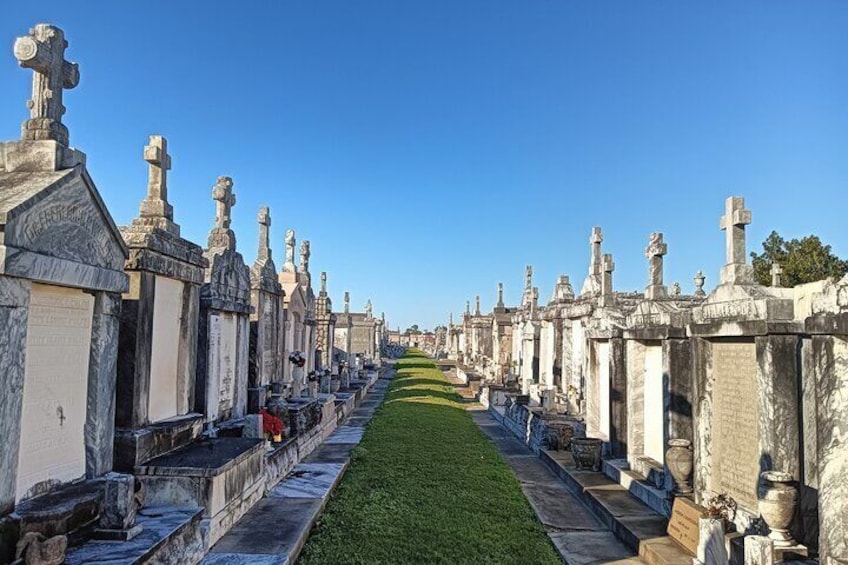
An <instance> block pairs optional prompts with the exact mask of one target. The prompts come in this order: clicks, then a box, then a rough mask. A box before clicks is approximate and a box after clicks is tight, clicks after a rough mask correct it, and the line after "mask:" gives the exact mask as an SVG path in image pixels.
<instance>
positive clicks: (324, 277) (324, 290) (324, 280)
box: [321, 271, 327, 294]
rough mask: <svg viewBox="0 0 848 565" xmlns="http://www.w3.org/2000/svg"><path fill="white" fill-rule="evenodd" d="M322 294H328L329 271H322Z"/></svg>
mask: <svg viewBox="0 0 848 565" xmlns="http://www.w3.org/2000/svg"><path fill="white" fill-rule="evenodd" d="M321 294H327V272H326V271H321Z"/></svg>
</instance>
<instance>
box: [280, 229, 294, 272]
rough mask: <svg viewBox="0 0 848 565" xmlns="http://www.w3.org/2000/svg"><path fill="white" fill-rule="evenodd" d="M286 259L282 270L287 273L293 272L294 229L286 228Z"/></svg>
mask: <svg viewBox="0 0 848 565" xmlns="http://www.w3.org/2000/svg"><path fill="white" fill-rule="evenodd" d="M284 241H285V243H286V260H285V262H284V263H283V271H285V272H287V273H293V272H294V246H295V243H296V241H295V237H294V230H292V229H288V230H286V238H285V240H284Z"/></svg>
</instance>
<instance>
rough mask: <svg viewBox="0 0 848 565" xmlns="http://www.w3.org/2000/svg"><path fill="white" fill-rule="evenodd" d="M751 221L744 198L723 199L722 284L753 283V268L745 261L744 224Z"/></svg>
mask: <svg viewBox="0 0 848 565" xmlns="http://www.w3.org/2000/svg"><path fill="white" fill-rule="evenodd" d="M750 223H751V211H750V210H745V199H744V198H742V197H740V196H731V197H730V198H728V199H727V200H726V201H725V205H724V216H722V217H721V229H722V230H723V231H724V232H725V238H726V246H727V264H726V265H725V266H724V268H723V269H722V271H721V282H722V283H723V284H753V283H754V270H753V268H752V267H751V266H750V265H747V264H746V263H745V249H746V248H745V226H747V225H748V224H750Z"/></svg>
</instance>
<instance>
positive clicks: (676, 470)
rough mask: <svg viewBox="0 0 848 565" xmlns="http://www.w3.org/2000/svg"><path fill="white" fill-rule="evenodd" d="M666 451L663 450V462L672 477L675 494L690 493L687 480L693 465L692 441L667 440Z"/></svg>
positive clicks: (690, 475)
mask: <svg viewBox="0 0 848 565" xmlns="http://www.w3.org/2000/svg"><path fill="white" fill-rule="evenodd" d="M668 445H669V447H668V451H666V452H665V462H666V465H668V470H669V471H670V472H671V476H672V477H673V478H674V483H675V487H674V491H675V493H676V494H690V493H691V492H692V487H691V486H690V485H689V481H690V479H691V477H692V469H693V467H694V458H695V457H694V453H693V452H692V442H691V441H688V440H685V439H670V440H668Z"/></svg>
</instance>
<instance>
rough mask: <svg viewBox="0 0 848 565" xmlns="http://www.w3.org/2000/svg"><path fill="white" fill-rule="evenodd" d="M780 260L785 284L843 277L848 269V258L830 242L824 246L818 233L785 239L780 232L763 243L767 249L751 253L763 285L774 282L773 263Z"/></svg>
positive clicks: (755, 275)
mask: <svg viewBox="0 0 848 565" xmlns="http://www.w3.org/2000/svg"><path fill="white" fill-rule="evenodd" d="M774 263H777V264H778V265H780V268H781V269H782V270H783V273H782V274H781V277H780V279H781V280H780V282H781V285H782V286H785V287H793V286H795V285H799V284H803V283H808V282H813V281H819V280H822V279H824V278H827V277H833V278H836V279H838V278H841V277H842V276H844V275H845V273H846V272H848V261H844V260H842V259H840V258H839V257H837V256H836V255H835V254H834V253H833V252H832V251H831V247H830V245H823V244H822V242H821V240H820V239H819V238H818V236H815V235H808V236H807V237H802V238H801V239H790V240H788V241H787V240H785V239H783V238H782V237H780V234H778V233H777V232H776V231H773V232H771V233H770V234H769V236H768V237H767V238H766V240H765V241H764V242H763V252H762V253H760V254H757V253H755V252H753V251H752V252H751V264H752V265H753V266H754V278H755V279H756V280H757V282H758V283H759V284H763V285H770V284H771V266H772V265H773V264H774Z"/></svg>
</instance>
